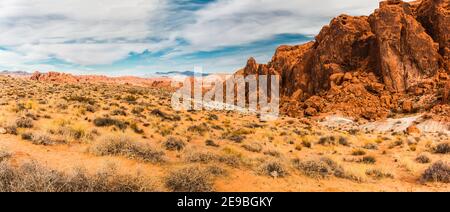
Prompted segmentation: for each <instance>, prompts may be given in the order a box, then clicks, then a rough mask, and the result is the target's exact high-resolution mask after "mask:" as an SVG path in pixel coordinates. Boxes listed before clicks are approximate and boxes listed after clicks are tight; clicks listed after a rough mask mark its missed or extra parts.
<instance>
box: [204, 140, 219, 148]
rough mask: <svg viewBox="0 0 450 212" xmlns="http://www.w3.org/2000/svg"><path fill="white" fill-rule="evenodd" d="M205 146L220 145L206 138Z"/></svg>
mask: <svg viewBox="0 0 450 212" xmlns="http://www.w3.org/2000/svg"><path fill="white" fill-rule="evenodd" d="M205 144H206V146H212V147H220V145H219V144H216V142H214V141H213V140H206V141H205Z"/></svg>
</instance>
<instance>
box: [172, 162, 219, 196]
mask: <svg viewBox="0 0 450 212" xmlns="http://www.w3.org/2000/svg"><path fill="white" fill-rule="evenodd" d="M164 181H165V185H166V187H167V188H168V189H169V190H170V191H174V192H212V191H213V190H214V187H213V182H212V177H211V174H210V173H209V172H208V171H207V170H205V169H203V168H200V167H198V166H193V167H187V168H182V169H179V170H175V171H172V172H170V173H169V174H168V175H167V176H166V178H165V180H164Z"/></svg>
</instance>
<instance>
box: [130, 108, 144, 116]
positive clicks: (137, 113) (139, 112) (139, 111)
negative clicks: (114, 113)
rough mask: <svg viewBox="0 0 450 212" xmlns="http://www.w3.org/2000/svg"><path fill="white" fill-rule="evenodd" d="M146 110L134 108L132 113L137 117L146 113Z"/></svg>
mask: <svg viewBox="0 0 450 212" xmlns="http://www.w3.org/2000/svg"><path fill="white" fill-rule="evenodd" d="M144 110H145V109H144V108H143V107H134V108H133V109H132V110H131V113H132V114H135V115H140V114H141V113H142V112H144Z"/></svg>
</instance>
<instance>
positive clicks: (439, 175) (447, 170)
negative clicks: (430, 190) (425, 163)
mask: <svg viewBox="0 0 450 212" xmlns="http://www.w3.org/2000/svg"><path fill="white" fill-rule="evenodd" d="M421 180H422V181H424V182H442V183H450V164H449V163H445V162H443V161H438V162H436V163H434V164H433V165H431V166H430V167H429V168H428V169H427V170H425V172H424V173H423V174H422V178H421Z"/></svg>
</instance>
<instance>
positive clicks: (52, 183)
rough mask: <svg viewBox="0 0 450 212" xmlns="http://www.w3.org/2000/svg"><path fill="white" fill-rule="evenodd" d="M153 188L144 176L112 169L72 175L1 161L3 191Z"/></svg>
mask: <svg viewBox="0 0 450 212" xmlns="http://www.w3.org/2000/svg"><path fill="white" fill-rule="evenodd" d="M142 191H154V188H153V187H152V186H151V185H148V184H146V183H145V182H144V181H143V180H142V178H141V177H139V176H131V175H120V174H118V173H117V172H116V171H115V170H113V169H107V170H100V171H98V172H97V173H95V174H87V172H86V171H85V170H84V169H75V170H74V171H73V173H72V174H66V173H63V172H60V171H57V170H52V169H49V168H46V167H43V166H41V165H39V164H37V163H36V162H27V163H24V164H21V165H20V166H18V167H16V166H12V165H11V164H10V163H9V162H8V161H3V162H0V192H142Z"/></svg>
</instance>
